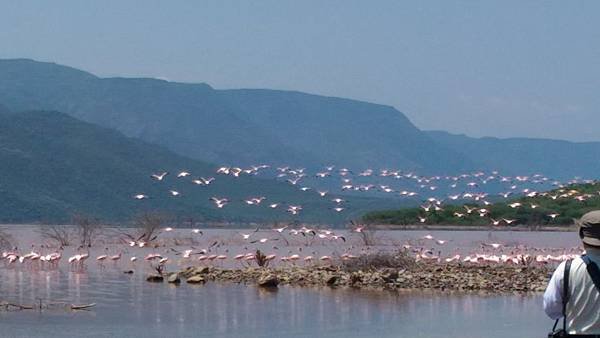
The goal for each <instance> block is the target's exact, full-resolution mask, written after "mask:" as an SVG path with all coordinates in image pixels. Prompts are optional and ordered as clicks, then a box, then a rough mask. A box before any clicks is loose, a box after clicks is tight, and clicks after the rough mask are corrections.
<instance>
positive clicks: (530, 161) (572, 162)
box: [427, 131, 600, 179]
mask: <svg viewBox="0 0 600 338" xmlns="http://www.w3.org/2000/svg"><path fill="white" fill-rule="evenodd" d="M427 134H428V135H429V136H430V137H431V138H432V139H433V140H435V141H436V142H438V143H440V144H443V145H444V146H446V147H448V148H450V149H452V150H453V151H455V152H458V153H461V154H462V155H463V156H469V157H471V158H473V159H474V160H475V159H476V161H477V162H479V166H480V167H481V168H488V169H490V170H499V171H500V172H504V173H517V174H519V173H520V174H522V175H525V174H531V173H532V171H539V172H541V173H543V174H544V175H547V176H550V177H554V178H559V179H569V178H573V177H574V176H581V177H585V178H598V177H600V142H588V143H576V142H567V141H558V140H545V139H530V138H508V139H499V138H493V137H483V138H472V137H467V136H465V135H454V134H450V133H447V132H444V131H428V132H427Z"/></svg>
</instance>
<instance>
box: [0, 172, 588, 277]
mask: <svg viewBox="0 0 600 338" xmlns="http://www.w3.org/2000/svg"><path fill="white" fill-rule="evenodd" d="M268 168H269V166H266V165H261V166H252V167H251V168H248V169H242V168H235V167H221V168H219V169H218V170H216V173H217V174H219V175H231V176H234V177H239V176H240V175H257V174H258V173H259V172H260V171H261V170H266V169H268ZM276 173H277V175H276V176H277V178H278V179H285V180H286V181H287V182H288V183H289V184H292V185H294V186H298V187H299V189H300V190H302V191H306V192H309V191H311V190H315V191H316V193H317V194H318V195H319V196H320V197H324V198H325V197H326V196H327V195H328V193H329V192H328V191H326V190H319V189H318V188H312V187H309V186H305V185H302V184H301V183H302V181H303V180H304V179H306V178H307V176H309V175H308V174H307V173H306V171H305V170H304V169H302V168H301V169H290V168H289V167H283V168H276ZM168 175H169V173H168V172H161V173H158V174H152V175H151V178H152V179H153V180H156V181H157V182H162V183H165V182H167V181H168V179H167V176H168ZM334 175H335V176H339V178H340V179H341V184H342V185H341V187H340V188H341V190H342V191H347V190H350V191H357V192H365V191H369V190H377V191H379V192H382V193H388V194H392V193H395V194H398V195H400V196H409V197H410V196H416V195H424V194H425V192H429V193H433V192H435V191H437V190H438V188H439V187H440V186H441V185H444V187H443V188H441V189H440V190H443V191H446V192H448V191H450V193H447V195H446V196H445V197H443V198H438V197H433V196H432V197H428V198H426V199H424V202H423V203H424V204H423V205H421V208H422V209H423V211H424V212H425V215H423V216H419V219H418V222H420V223H424V222H425V221H426V217H427V216H426V215H427V213H429V212H432V211H439V210H441V209H442V208H443V203H445V202H447V201H456V200H472V201H475V202H477V203H479V204H480V207H476V208H469V207H465V212H464V213H458V212H457V213H455V217H458V218H461V217H469V216H471V215H475V217H476V216H477V215H478V216H479V217H489V211H488V209H486V206H487V205H489V204H491V203H490V202H488V200H487V198H488V197H489V196H490V193H489V192H485V191H481V190H483V189H482V188H483V187H486V186H492V184H495V189H498V188H499V187H503V188H505V189H506V190H507V191H501V192H499V193H494V195H496V194H498V195H500V196H501V197H502V198H508V197H509V196H511V195H522V196H527V197H536V196H547V197H548V198H552V199H557V198H575V199H578V200H585V199H586V198H589V197H591V196H586V195H583V194H576V193H573V192H572V191H571V192H569V191H565V193H564V194H559V195H556V196H554V195H550V194H549V193H547V192H538V191H537V190H534V189H533V188H532V186H533V185H548V186H554V187H559V188H560V187H566V185H567V184H572V183H592V182H593V181H582V180H578V179H575V180H572V181H569V182H565V183H564V184H563V183H561V182H558V181H552V180H550V179H549V178H547V177H545V176H543V175H539V174H536V175H532V176H516V177H505V176H501V175H499V174H498V172H491V173H489V174H486V173H484V172H476V173H471V174H463V175H458V176H446V177H442V176H434V177H423V176H418V175H415V174H413V173H402V172H400V171H392V170H381V171H379V172H378V173H376V172H375V171H374V170H371V169H368V170H364V171H362V172H360V173H357V174H355V173H353V172H352V171H350V170H348V169H346V168H341V169H339V170H334V167H333V166H330V167H327V168H325V170H324V171H321V172H317V173H315V174H314V175H310V176H312V177H313V178H316V179H322V178H326V177H332V176H334ZM174 176H176V178H175V179H185V178H187V177H191V173H189V172H187V171H181V172H179V173H177V174H176V175H174ZM374 177H376V178H388V179H389V178H391V179H395V180H405V181H406V180H408V182H409V183H410V184H411V186H412V187H414V188H415V189H417V190H418V191H416V190H415V191H410V190H399V189H397V188H392V187H391V186H390V185H384V184H379V183H376V182H372V183H358V181H359V180H365V179H369V178H374ZM215 180H216V179H215V178H214V177H208V178H205V177H199V178H193V179H191V182H192V183H193V184H196V185H204V186H207V185H210V184H213V182H214V181H215ZM452 189H461V190H460V192H456V191H455V192H452ZM559 191H561V190H559ZM169 194H170V195H171V196H173V197H179V196H181V193H180V192H179V191H176V190H169ZM133 198H135V199H137V200H144V199H147V198H149V196H147V195H145V194H143V193H139V194H136V195H134V196H133ZM210 200H211V201H212V202H213V203H214V205H215V207H216V208H218V209H222V208H224V207H225V206H226V205H227V204H228V203H230V202H231V201H230V200H229V199H228V198H226V197H216V196H215V197H212V198H211V199H210ZM266 200H267V197H265V196H257V197H249V198H248V199H246V200H244V202H245V203H246V204H248V205H254V206H259V205H261V203H263V202H264V201H266ZM332 202H333V203H334V208H333V209H334V210H335V211H336V212H342V211H343V210H344V206H343V205H344V204H343V203H344V202H345V200H343V199H342V198H339V197H336V198H333V199H332ZM266 203H269V204H268V207H269V208H273V209H274V208H278V207H279V206H280V205H281V203H278V202H266ZM510 207H512V208H521V207H525V206H524V205H522V204H521V203H512V204H510ZM528 207H530V208H536V207H537V206H536V205H535V204H530V205H529V206H528ZM286 210H287V212H289V213H291V214H293V215H296V214H298V213H299V212H300V211H301V210H302V206H301V205H287V209H286ZM548 216H549V217H551V218H554V217H556V216H558V214H556V213H553V214H550V215H548ZM490 221H491V222H492V224H493V225H499V224H500V223H501V222H504V223H506V224H511V223H513V222H515V220H509V219H502V220H494V219H490ZM174 230H175V229H173V228H170V227H166V228H163V229H161V230H160V231H159V233H158V235H157V236H155V238H154V239H153V241H149V242H146V241H143V240H141V238H143V236H142V237H140V238H137V239H136V238H133V237H131V236H129V237H128V238H127V239H121V241H120V244H115V245H113V247H112V248H111V249H112V251H113V254H110V252H109V251H110V250H109V248H108V247H107V248H106V249H105V250H104V252H102V253H99V252H98V253H99V254H98V255H94V256H95V257H90V251H89V250H87V251H84V250H85V248H83V247H79V248H77V250H76V251H75V252H73V255H70V256H68V257H64V261H66V262H67V263H68V264H69V265H70V267H71V268H72V269H76V270H84V269H85V267H86V262H87V261H89V260H90V259H91V260H93V261H96V262H97V264H98V265H99V266H100V267H103V266H104V264H107V263H108V262H114V263H113V264H115V265H116V264H117V263H118V262H120V261H122V260H124V261H125V260H126V261H128V264H131V265H135V264H136V262H138V260H139V261H146V262H148V263H149V264H150V265H163V266H165V265H167V264H173V263H175V264H184V263H185V264H215V265H229V266H236V265H237V266H240V267H241V266H247V265H252V264H255V261H256V259H257V257H256V250H257V249H261V250H262V251H264V252H265V254H266V256H265V260H266V261H268V262H269V263H270V266H274V265H275V266H276V265H300V264H303V265H313V264H336V263H338V262H340V261H348V260H353V259H358V258H360V257H361V255H366V254H370V253H374V252H375V251H374V250H382V248H383V247H385V246H381V245H374V244H373V243H371V244H367V243H366V242H365V243H363V242H362V241H361V237H363V236H366V235H367V232H369V231H371V230H370V229H367V228H365V227H364V226H354V227H353V228H352V229H350V230H349V231H348V230H341V231H337V230H334V229H318V228H309V227H307V226H301V227H300V226H298V227H295V228H294V227H288V226H285V227H280V228H275V229H263V230H261V231H259V229H257V230H255V231H253V232H249V233H242V232H232V233H233V234H234V235H232V236H234V237H236V238H234V239H231V240H230V243H229V244H228V243H227V242H226V241H225V240H223V239H217V240H215V239H211V240H210V242H211V243H206V244H207V246H206V247H205V248H203V249H200V248H198V247H196V246H193V245H190V246H189V247H182V246H181V245H173V246H169V245H168V244H167V243H168V241H162V244H161V241H160V240H161V238H160V237H165V236H167V235H166V234H168V233H171V232H173V231H174ZM181 231H183V230H182V229H179V230H177V231H175V232H177V233H181ZM175 232H173V233H175ZM265 232H267V233H269V235H266V236H264V237H260V234H264V233H265ZM203 234H204V233H203V231H201V230H200V229H192V230H191V234H189V235H190V236H196V237H198V238H200V237H201V236H203ZM296 238H300V240H297V239H296ZM384 240H385V239H384ZM294 241H296V242H295V243H294V244H290V243H292V242H294ZM448 243H449V241H448V240H444V239H440V238H435V237H434V236H432V235H430V234H429V235H425V236H423V237H419V238H414V239H412V240H407V241H405V242H404V243H400V244H399V243H396V244H395V245H394V246H393V248H394V250H400V251H403V252H404V253H405V254H407V255H410V256H412V257H414V259H415V260H416V261H421V262H427V263H440V264H444V263H461V264H548V263H554V262H561V261H563V260H566V259H569V258H572V257H574V256H576V255H580V254H581V253H582V250H581V248H577V247H574V248H569V249H566V248H555V249H551V248H535V247H528V246H525V245H512V246H509V245H507V244H506V243H485V242H482V243H479V245H476V247H473V248H470V251H469V252H464V253H463V254H461V252H460V251H461V248H460V247H459V246H457V247H455V248H454V251H453V252H450V251H452V249H446V246H447V244H448ZM388 247H389V246H388ZM136 250H137V251H136ZM319 250H321V251H322V254H319ZM387 250H389V249H387ZM462 250H463V251H464V248H462ZM27 251H28V252H26V253H23V252H21V251H19V250H18V249H17V248H16V247H15V248H13V249H12V250H8V251H4V252H2V257H1V258H2V260H3V261H4V263H5V264H6V266H7V267H15V266H27V267H30V268H32V269H56V268H58V266H59V264H60V262H61V261H63V248H62V247H59V246H56V245H54V246H53V245H52V244H51V243H48V242H46V243H43V244H42V245H35V244H34V245H32V247H31V249H30V250H27ZM234 252H235V254H232V253H234ZM442 252H445V254H442ZM126 255H127V257H126ZM137 264H139V263H137Z"/></svg>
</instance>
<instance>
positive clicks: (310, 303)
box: [0, 269, 552, 338]
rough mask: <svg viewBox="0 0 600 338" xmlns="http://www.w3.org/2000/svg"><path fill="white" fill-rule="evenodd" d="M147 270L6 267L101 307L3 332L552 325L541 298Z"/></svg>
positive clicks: (13, 278)
mask: <svg viewBox="0 0 600 338" xmlns="http://www.w3.org/2000/svg"><path fill="white" fill-rule="evenodd" d="M143 277H144V276H143V275H142V274H134V275H125V274H123V273H121V272H120V271H116V270H113V269H107V270H106V271H104V272H102V273H96V272H94V273H85V274H82V273H74V272H36V273H30V272H21V271H16V270H12V271H7V270H3V271H2V282H1V284H0V290H1V292H2V295H3V298H4V299H7V300H10V301H13V302H19V303H23V304H30V303H33V302H36V299H37V298H42V299H43V300H44V303H45V302H47V301H48V300H51V301H63V300H64V301H68V302H69V303H76V304H84V303H97V306H96V307H94V308H92V309H90V310H89V311H71V310H65V309H63V308H52V309H44V310H42V311H38V310H23V311H14V312H0V326H1V327H2V331H1V333H0V335H1V336H2V337H83V336H85V337H431V338H433V337H473V338H475V337H516V336H518V337H532V338H533V337H541V336H543V335H544V334H545V333H546V331H547V330H549V328H550V326H551V324H552V323H551V321H550V320H549V319H547V318H546V317H545V316H544V314H543V312H542V310H541V299H540V296H539V295H534V296H478V295H447V294H443V293H436V292H432V293H429V292H418V293H415V292H410V293H402V292H401V293H396V292H373V291H371V292H366V291H356V290H347V289H328V288H323V289H314V288H296V287H281V288H279V289H278V290H277V291H266V290H262V289H259V288H256V287H254V286H251V285H237V284H215V283H207V284H206V285H201V286H192V285H188V284H185V283H183V284H181V285H179V286H173V285H167V284H154V283H148V282H146V281H145V280H144V278H143Z"/></svg>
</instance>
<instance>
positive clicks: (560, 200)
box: [363, 183, 600, 226]
mask: <svg viewBox="0 0 600 338" xmlns="http://www.w3.org/2000/svg"><path fill="white" fill-rule="evenodd" d="M599 190H600V185H599V184H598V183H593V184H578V185H571V186H567V187H564V188H559V189H555V190H552V191H549V192H546V193H541V194H539V195H537V196H535V197H526V196H523V197H518V198H513V199H507V200H502V201H499V202H497V203H493V204H491V205H489V206H485V205H483V203H481V204H477V203H466V204H453V205H444V206H442V209H443V210H439V211H434V210H433V209H434V208H431V210H430V211H429V212H426V211H425V210H424V209H423V208H407V209H399V210H384V211H374V212H370V213H367V214H366V215H364V216H363V221H364V222H365V223H371V224H393V225H409V224H421V222H420V220H419V217H424V218H426V221H425V222H423V223H422V224H432V225H433V224H435V225H438V224H439V225H492V219H494V220H502V219H508V220H515V222H514V223H512V224H511V226H514V225H528V226H540V225H557V226H558V225H572V224H573V222H574V219H578V218H580V217H581V216H582V215H583V214H585V213H587V212H588V211H592V210H597V209H600V194H599ZM513 203H520V204H521V206H519V207H515V208H513V207H511V206H510V204H513ZM532 205H535V206H536V207H535V208H533V207H532ZM467 208H477V209H481V208H485V209H487V210H488V211H489V213H488V214H487V215H486V216H484V217H481V216H480V215H479V213H478V212H477V211H472V212H471V214H469V213H467ZM457 214H464V216H463V217H458V216H457ZM550 214H558V216H557V217H555V218H554V219H553V218H552V217H550V216H549V215H550ZM500 225H502V226H507V223H506V222H501V223H500Z"/></svg>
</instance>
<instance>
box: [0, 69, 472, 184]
mask: <svg viewBox="0 0 600 338" xmlns="http://www.w3.org/2000/svg"><path fill="white" fill-rule="evenodd" d="M0 102H5V103H6V104H7V106H8V107H9V108H10V109H12V110H23V109H52V110H60V111H64V112H66V113H68V114H70V115H73V116H75V117H78V118H81V119H83V120H85V121H88V122H93V123H97V124H100V125H102V126H107V127H110V128H114V129H117V130H119V131H121V132H123V133H124V134H126V135H127V136H132V137H139V138H141V139H143V140H146V141H150V142H153V143H158V144H161V145H164V146H166V147H168V148H169V149H171V150H174V151H176V152H178V153H180V154H184V155H186V156H190V157H193V158H196V159H202V160H206V161H209V162H214V163H233V164H240V165H248V164H254V163H259V162H269V163H273V164H292V165H298V166H308V167H319V166H322V165H325V164H329V163H335V164H339V165H344V166H350V167H358V168H364V167H365V166H375V167H402V168H406V169H418V170H421V171H423V172H438V173H439V172H444V173H446V172H456V171H459V170H462V169H465V168H471V167H473V165H472V164H471V161H470V160H469V159H468V158H467V157H465V156H462V155H460V154H457V153H455V152H453V151H450V150H448V149H447V148H445V147H443V146H440V145H439V144H437V143H435V142H433V141H432V140H431V139H430V138H429V137H428V136H427V135H426V134H424V133H423V132H421V131H419V130H418V129H417V128H416V127H415V126H414V125H412V124H411V123H410V121H409V120H408V119H407V118H406V117H405V116H404V115H403V114H402V113H400V112H399V111H397V110H395V109H394V108H391V107H387V106H382V105H376V104H370V103H365V102H358V101H353V100H346V99H339V98H329V97H323V96H317V95H308V94H302V93H297V92H284V91H273V90H214V89H212V88H211V87H210V86H208V85H206V84H182V83H172V82H166V81H161V80H155V79H123V78H110V79H101V78H98V77H95V76H93V75H91V74H89V73H85V72H81V71H78V70H74V69H72V68H68V67H64V66H59V65H56V64H51V63H41V62H35V61H31V60H0Z"/></svg>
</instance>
